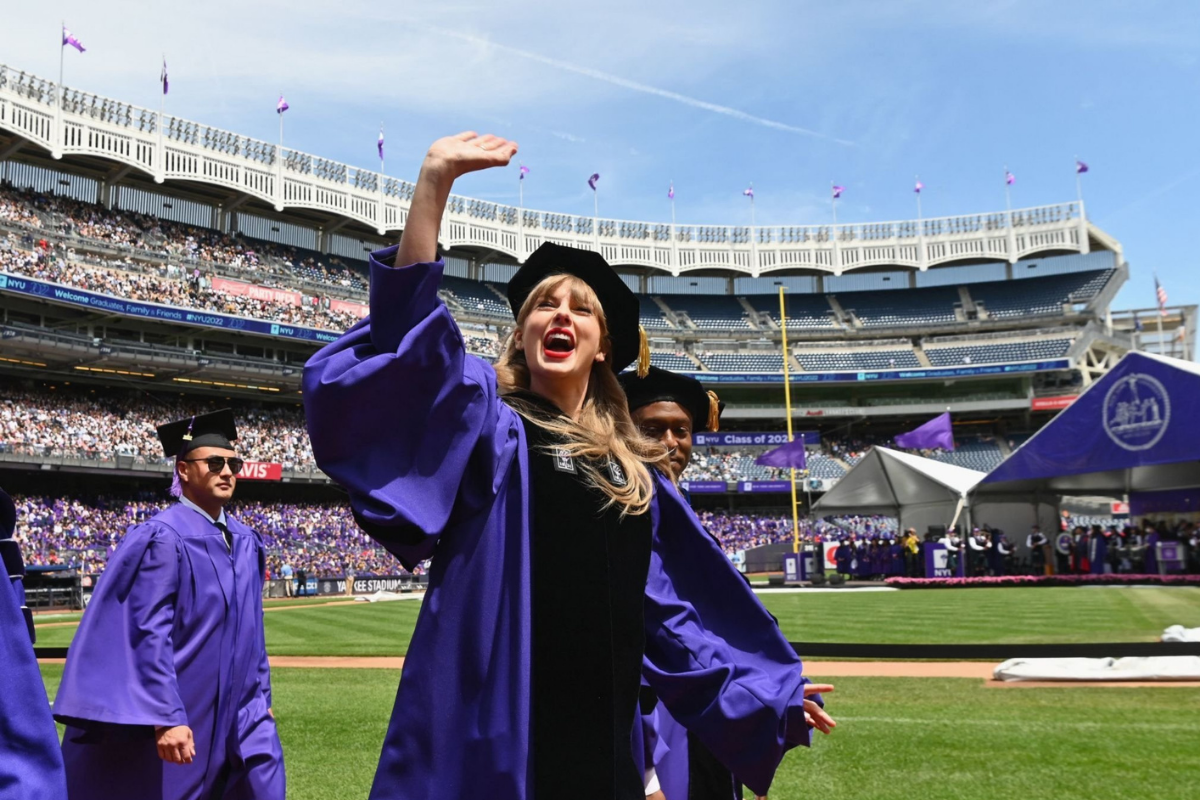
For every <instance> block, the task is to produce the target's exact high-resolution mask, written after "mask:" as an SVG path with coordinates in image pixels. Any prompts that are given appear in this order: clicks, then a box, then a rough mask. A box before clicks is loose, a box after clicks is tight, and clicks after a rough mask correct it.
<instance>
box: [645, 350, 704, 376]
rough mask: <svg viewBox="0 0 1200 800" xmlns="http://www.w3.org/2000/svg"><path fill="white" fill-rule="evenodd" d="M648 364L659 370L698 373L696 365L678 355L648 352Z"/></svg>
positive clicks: (685, 357)
mask: <svg viewBox="0 0 1200 800" xmlns="http://www.w3.org/2000/svg"><path fill="white" fill-rule="evenodd" d="M650 363H651V365H653V366H655V367H659V368H661V369H669V370H671V371H672V372H698V371H699V370H698V369H697V368H696V365H695V364H694V363H692V360H691V359H690V358H688V357H687V356H685V355H681V354H679V353H660V352H657V351H654V350H651V351H650Z"/></svg>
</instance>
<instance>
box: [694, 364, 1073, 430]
mask: <svg viewBox="0 0 1200 800" xmlns="http://www.w3.org/2000/svg"><path fill="white" fill-rule="evenodd" d="M1070 366H1071V362H1070V361H1069V360H1068V359H1065V358H1059V359H1055V360H1053V361H1030V362H1027V363H1024V364H983V365H977V366H970V367H967V366H962V367H940V368H939V367H934V368H931V369H904V370H894V371H890V372H793V373H792V374H791V379H792V383H861V382H868V383H876V382H880V381H920V380H943V379H946V378H971V377H977V376H986V375H1022V374H1027V373H1030V372H1052V371H1054V370H1060V369H1069V368H1070ZM688 374H690V375H691V376H692V377H693V378H696V379H698V380H699V381H701V382H702V383H783V374H782V373H770V372H766V373H752V374H749V375H735V374H727V373H723V372H721V373H717V372H692V373H688ZM850 410H851V411H853V409H850ZM829 413H847V410H846V409H843V408H839V409H838V410H837V411H836V412H829ZM818 415H819V414H818ZM814 416H817V415H814Z"/></svg>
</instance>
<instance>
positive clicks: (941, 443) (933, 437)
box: [896, 411, 954, 450]
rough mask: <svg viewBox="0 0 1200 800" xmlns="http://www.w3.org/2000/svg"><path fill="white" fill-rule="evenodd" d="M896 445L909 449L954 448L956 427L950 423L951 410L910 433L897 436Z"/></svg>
mask: <svg viewBox="0 0 1200 800" xmlns="http://www.w3.org/2000/svg"><path fill="white" fill-rule="evenodd" d="M896 446H897V447H904V448H907V449H909V450H932V449H934V448H935V447H940V448H942V449H943V450H953V449H954V428H953V427H952V426H951V424H950V412H949V411H947V412H946V413H944V414H939V415H937V416H936V417H934V418H933V419H931V420H929V422H926V423H925V424H924V425H920V426H918V427H916V428H914V429H913V430H911V431H909V432H908V433H902V434H900V435H899V436H897V437H896Z"/></svg>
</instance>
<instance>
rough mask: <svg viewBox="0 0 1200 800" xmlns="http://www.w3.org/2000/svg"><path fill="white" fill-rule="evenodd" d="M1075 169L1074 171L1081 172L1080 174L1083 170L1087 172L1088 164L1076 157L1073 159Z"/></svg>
mask: <svg viewBox="0 0 1200 800" xmlns="http://www.w3.org/2000/svg"><path fill="white" fill-rule="evenodd" d="M1075 171H1076V172H1078V173H1081V174H1082V173H1084V172H1087V171H1088V165H1087V164H1085V163H1084V162H1082V161H1080V160H1079V159H1078V158H1077V159H1075Z"/></svg>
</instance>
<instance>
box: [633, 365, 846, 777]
mask: <svg viewBox="0 0 1200 800" xmlns="http://www.w3.org/2000/svg"><path fill="white" fill-rule="evenodd" d="M619 380H620V381H621V388H623V389H624V390H625V396H626V398H627V399H628V402H629V413H630V416H631V417H632V418H633V424H634V425H636V426H637V427H638V430H640V431H641V432H642V433H643V434H644V435H646V436H647V437H649V438H651V439H654V440H655V441H657V442H659V443H660V444H662V446H663V447H665V448H667V457H668V459H669V467H670V473H669V476H670V478H671V479H672V480H673V481H675V482H676V483H678V482H679V480H680V479H681V477H682V476H683V473H684V471H685V470H686V469H687V467H688V464H689V463H691V460H692V447H693V444H694V441H693V439H692V434H694V433H704V432H708V431H712V432H716V431H718V430H720V426H721V422H720V420H721V412H722V411H723V410H724V409H725V404H724V403H722V402H721V401H720V398H718V397H717V394H716V392H712V391H707V390H705V388H704V386H703V385H702V384H701V383H700V381H698V380H696V379H695V378H692V377H690V376H687V375H679V374H676V373H674V372H671V371H669V370H665V369H660V368H658V367H650V369H649V371H648V372H647V374H646V376H645V377H644V378H643V377H639V376H638V374H637V373H636V372H626V373H624V374H622V375H621V376H620V378H619ZM685 494H686V493H685ZM718 544H719V543H718ZM831 691H833V687H832V686H829V685H817V684H812V683H810V684H807V685H806V686H805V692H806V693H807V694H809V695H814V694H817V693H818V692H831ZM647 695H651V696H652V698H650V699H652V700H653V702H657V696H656V695H654V694H653V690H652V689H649V690H647V691H644V692H643V698H642V708H643V709H645V708H646V706H647V705H652V706H653V702H650V701H649V700H648V698H647ZM640 723H641V730H640V731H639V730H638V729H637V727H636V726H635V728H634V758H635V760H636V759H637V758H638V756H639V755H641V756H642V758H644V759H645V764H644V771H645V776H646V796H647V797H650V798H652V800H658V798H663V797H665V798H666V800H671V798H683V800H710V799H711V800H731V798H738V799H739V800H740V798H741V788H740V787H739V786H738V785H737V781H735V780H734V777H733V774H732V773H731V772H730V770H729V768H728V767H726V766H725V765H724V764H722V763H721V761H720V760H719V759H718V758H716V757H715V756H714V755H713V754H712V752H711V751H710V750H709V749H708V748H707V747H705V745H704V743H703V742H702V741H701V740H700V738H699V737H697V736H691V735H689V734H688V732H687V729H686V728H684V727H683V726H682V725H680V724H679V723H678V722H677V721H676V720H675V719H674V718H673V717H672V716H671V714H670V712H669V711H667V709H666V708H664V707H663V705H662V704H661V703H658V704H657V705H656V706H654V707H653V710H651V711H649V712H648V713H645V712H644V713H642V714H641V719H640ZM639 734H640V735H639ZM639 740H640V741H641V742H643V747H642V750H641V751H640V753H639V750H638V747H637V743H638V741H639ZM647 744H648V745H649V746H646V745H647Z"/></svg>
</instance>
